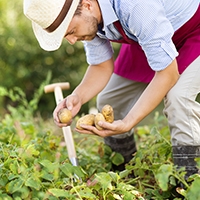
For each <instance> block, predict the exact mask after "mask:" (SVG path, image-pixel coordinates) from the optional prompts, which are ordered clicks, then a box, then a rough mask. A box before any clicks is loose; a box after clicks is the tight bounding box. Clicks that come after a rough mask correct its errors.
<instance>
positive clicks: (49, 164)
mask: <svg viewBox="0 0 200 200" xmlns="http://www.w3.org/2000/svg"><path fill="white" fill-rule="evenodd" d="M40 164H41V165H43V166H44V167H45V168H46V169H47V171H48V172H51V173H52V172H54V171H55V170H56V169H58V167H59V164H58V163H52V162H50V161H49V160H41V161H40Z"/></svg>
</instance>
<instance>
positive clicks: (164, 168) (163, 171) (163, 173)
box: [155, 164, 173, 191]
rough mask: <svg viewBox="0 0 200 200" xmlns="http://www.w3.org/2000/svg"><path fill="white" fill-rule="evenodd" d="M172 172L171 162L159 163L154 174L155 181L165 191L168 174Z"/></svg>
mask: <svg viewBox="0 0 200 200" xmlns="http://www.w3.org/2000/svg"><path fill="white" fill-rule="evenodd" d="M172 174H173V167H172V164H171V165H170V164H164V165H161V166H160V168H159V169H158V172H157V174H156V175H155V177H156V179H157V182H158V184H159V186H160V188H161V189H162V190H163V191H167V189H168V182H169V176H170V175H172Z"/></svg>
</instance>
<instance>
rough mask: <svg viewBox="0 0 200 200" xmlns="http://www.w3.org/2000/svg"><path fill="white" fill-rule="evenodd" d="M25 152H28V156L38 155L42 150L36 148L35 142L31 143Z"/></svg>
mask: <svg viewBox="0 0 200 200" xmlns="http://www.w3.org/2000/svg"><path fill="white" fill-rule="evenodd" d="M25 154H27V155H28V156H38V155H39V154H40V152H39V151H37V150H36V149H35V145H34V144H30V145H29V146H28V147H27V149H26V152H25Z"/></svg>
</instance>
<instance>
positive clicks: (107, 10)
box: [83, 0, 199, 71]
mask: <svg viewBox="0 0 200 200" xmlns="http://www.w3.org/2000/svg"><path fill="white" fill-rule="evenodd" d="M98 3H99V6H100V9H101V12H102V18H103V24H104V27H103V30H102V31H99V32H98V33H97V36H96V37H95V38H94V39H93V40H92V41H84V42H83V43H84V47H85V51H86V57H87V62H88V63H89V64H90V65H96V64H99V63H102V62H104V61H106V60H108V59H110V58H111V57H112V55H113V49H112V46H111V43H110V42H109V39H110V40H118V39H120V38H121V37H122V36H121V35H120V33H119V32H118V31H117V30H116V28H115V27H114V25H113V22H115V21H117V20H119V21H120V23H121V25H122V27H123V29H124V31H125V33H126V35H127V36H128V37H129V38H130V39H133V40H134V41H137V42H138V43H139V44H140V45H141V47H142V49H143V50H144V52H145V55H146V57H147V60H148V63H149V65H150V67H151V68H152V69H153V70H155V71H159V70H163V69H165V68H166V67H167V66H168V65H169V64H170V63H171V62H172V60H174V59H175V58H176V56H177V55H178V52H177V51H176V48H175V46H174V44H173V42H172V40H171V38H172V36H173V34H174V32H175V31H176V30H177V29H178V28H180V27H181V26H182V25H183V24H184V23H185V22H187V21H188V20H189V19H190V18H191V17H192V16H193V14H194V13H195V11H196V10H197V8H198V5H199V0H98ZM133 53H134V52H133Z"/></svg>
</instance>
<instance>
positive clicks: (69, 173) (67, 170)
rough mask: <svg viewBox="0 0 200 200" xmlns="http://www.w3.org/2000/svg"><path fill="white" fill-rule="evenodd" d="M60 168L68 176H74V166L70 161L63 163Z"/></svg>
mask: <svg viewBox="0 0 200 200" xmlns="http://www.w3.org/2000/svg"><path fill="white" fill-rule="evenodd" d="M60 169H61V171H62V172H63V173H64V174H65V175H66V176H68V177H72V176H73V174H74V170H73V166H72V165H71V164H70V163H65V164H63V165H61V166H60Z"/></svg>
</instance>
